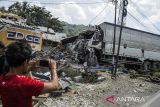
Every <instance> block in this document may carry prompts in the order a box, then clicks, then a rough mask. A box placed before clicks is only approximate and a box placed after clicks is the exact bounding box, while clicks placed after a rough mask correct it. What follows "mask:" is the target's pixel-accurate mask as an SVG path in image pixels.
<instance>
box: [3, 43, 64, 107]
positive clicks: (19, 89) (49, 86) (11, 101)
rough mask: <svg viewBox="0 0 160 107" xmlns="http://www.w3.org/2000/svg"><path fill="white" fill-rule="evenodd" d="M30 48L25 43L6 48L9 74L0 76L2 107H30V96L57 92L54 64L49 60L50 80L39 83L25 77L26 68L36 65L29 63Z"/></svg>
mask: <svg viewBox="0 0 160 107" xmlns="http://www.w3.org/2000/svg"><path fill="white" fill-rule="evenodd" d="M31 52H32V49H31V46H30V45H29V44H27V43H25V42H14V43H12V44H10V45H9V46H8V47H7V48H6V52H5V57H6V62H7V63H8V65H9V72H7V73H6V74H3V75H1V76H0V96H1V100H2V105H3V107H32V96H38V95H39V94H42V93H47V92H51V91H54V90H58V89H59V88H60V87H61V86H60V85H59V82H58V77H57V72H56V62H55V61H54V60H51V59H49V60H48V64H49V68H50V71H51V80H50V81H49V82H41V81H38V80H34V79H32V78H29V77H26V76H25V75H26V73H28V68H30V67H33V66H35V65H36V61H31Z"/></svg>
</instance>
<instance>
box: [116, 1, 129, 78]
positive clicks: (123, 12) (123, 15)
mask: <svg viewBox="0 0 160 107" xmlns="http://www.w3.org/2000/svg"><path fill="white" fill-rule="evenodd" d="M127 5H128V1H127V0H123V6H122V17H121V26H120V35H119V41H118V50H117V56H116V63H115V69H114V73H113V76H114V77H115V78H116V72H117V67H118V61H119V51H120V46H121V37H122V27H123V19H124V17H126V16H127V9H126V6H127Z"/></svg>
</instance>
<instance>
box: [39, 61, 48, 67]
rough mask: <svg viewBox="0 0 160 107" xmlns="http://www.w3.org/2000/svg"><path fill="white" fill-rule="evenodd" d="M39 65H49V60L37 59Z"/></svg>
mask: <svg viewBox="0 0 160 107" xmlns="http://www.w3.org/2000/svg"><path fill="white" fill-rule="evenodd" d="M39 66H42V67H49V61H48V60H39Z"/></svg>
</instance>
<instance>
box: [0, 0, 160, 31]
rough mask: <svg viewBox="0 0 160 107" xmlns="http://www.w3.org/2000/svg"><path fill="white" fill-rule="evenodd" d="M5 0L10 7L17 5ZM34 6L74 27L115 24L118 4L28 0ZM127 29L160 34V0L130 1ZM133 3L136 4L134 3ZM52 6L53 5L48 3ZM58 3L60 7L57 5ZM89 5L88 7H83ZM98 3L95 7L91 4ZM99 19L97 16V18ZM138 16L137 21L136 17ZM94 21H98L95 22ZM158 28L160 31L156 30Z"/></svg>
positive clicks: (104, 0) (96, 0)
mask: <svg viewBox="0 0 160 107" xmlns="http://www.w3.org/2000/svg"><path fill="white" fill-rule="evenodd" d="M14 1H20V2H22V1H24V0H10V1H7V0H6V1H1V0H0V7H1V6H5V7H6V8H7V7H8V6H10V5H11V4H13V3H14ZM25 1H28V2H30V4H31V5H38V6H44V7H46V9H47V10H49V11H50V12H51V13H52V15H53V16H54V17H58V18H59V19H60V20H62V21H66V22H68V23H71V24H85V25H88V24H92V25H94V24H100V23H102V22H104V21H105V22H111V23H113V22H114V5H113V3H111V2H110V1H111V0H25ZM128 1H129V5H128V7H127V9H128V15H127V18H126V26H129V27H132V28H136V29H141V30H145V31H148V32H152V33H158V34H160V30H159V31H158V30H157V29H160V12H159V10H160V0H128ZM131 1H132V2H131ZM44 3H49V4H44ZM54 3H57V4H54ZM81 3H86V4H81ZM89 3H95V4H89ZM96 16H97V17H96ZM133 17H134V18H133ZM93 19H94V20H93ZM155 27H157V28H155Z"/></svg>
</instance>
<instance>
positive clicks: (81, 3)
mask: <svg viewBox="0 0 160 107" xmlns="http://www.w3.org/2000/svg"><path fill="white" fill-rule="evenodd" d="M1 1H7V2H17V1H12V0H1ZM18 2H24V1H18ZM26 2H27V1H26ZM27 3H34V2H27ZM40 3H41V4H44V5H60V4H79V5H87V4H105V3H106V2H77V3H73V2H59V3H58V2H50V3H47V2H40Z"/></svg>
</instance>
